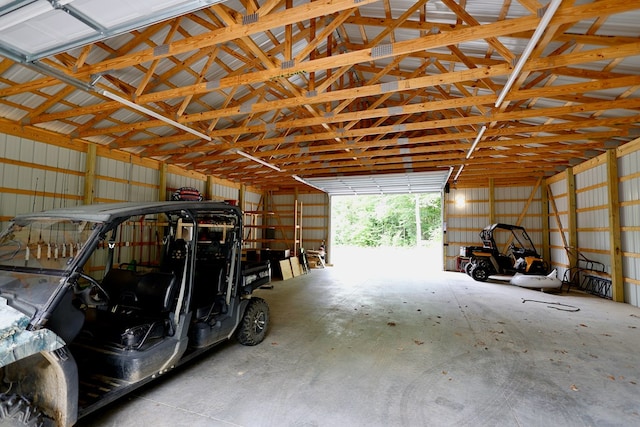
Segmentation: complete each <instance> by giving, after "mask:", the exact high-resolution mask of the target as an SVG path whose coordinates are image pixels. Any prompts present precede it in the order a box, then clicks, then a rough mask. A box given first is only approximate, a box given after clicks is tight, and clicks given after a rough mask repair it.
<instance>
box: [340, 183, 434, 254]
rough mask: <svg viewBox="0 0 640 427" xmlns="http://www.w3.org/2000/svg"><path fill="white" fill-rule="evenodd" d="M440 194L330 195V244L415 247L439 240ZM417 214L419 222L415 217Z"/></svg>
mask: <svg viewBox="0 0 640 427" xmlns="http://www.w3.org/2000/svg"><path fill="white" fill-rule="evenodd" d="M441 205H442V202H441V197H440V194H436V193H428V194H398V195H375V196H334V197H333V199H332V206H333V217H332V224H333V228H334V230H335V236H334V243H335V244H337V245H345V246H360V247H378V246H396V247H411V246H416V245H417V244H418V243H419V241H418V239H417V234H418V230H420V239H419V240H420V241H422V242H424V241H428V242H436V241H440V240H441V239H442V235H441V228H442V224H441V223H442V219H441V212H442V207H441ZM418 216H419V222H418V221H417V220H416V218H417V217H418Z"/></svg>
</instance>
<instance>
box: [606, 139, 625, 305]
mask: <svg viewBox="0 0 640 427" xmlns="http://www.w3.org/2000/svg"><path fill="white" fill-rule="evenodd" d="M618 180H619V178H618V157H617V156H616V150H607V185H608V197H607V199H608V207H609V251H610V259H611V293H612V295H611V296H612V299H613V300H614V301H617V302H624V276H623V274H622V249H621V243H620V242H621V231H620V194H619V189H618Z"/></svg>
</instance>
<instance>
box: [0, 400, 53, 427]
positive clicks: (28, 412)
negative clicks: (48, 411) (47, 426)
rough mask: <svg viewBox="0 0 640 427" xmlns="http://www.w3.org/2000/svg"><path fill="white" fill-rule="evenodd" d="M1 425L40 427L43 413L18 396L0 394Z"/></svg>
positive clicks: (42, 421)
mask: <svg viewBox="0 0 640 427" xmlns="http://www.w3.org/2000/svg"><path fill="white" fill-rule="evenodd" d="M0 425H2V426H20V427H24V426H28V427H40V426H42V425H44V419H43V417H42V412H40V410H39V409H38V408H36V407H35V406H33V405H32V404H31V402H29V401H28V400H27V399H26V398H24V397H22V396H19V395H17V394H4V393H2V394H0Z"/></svg>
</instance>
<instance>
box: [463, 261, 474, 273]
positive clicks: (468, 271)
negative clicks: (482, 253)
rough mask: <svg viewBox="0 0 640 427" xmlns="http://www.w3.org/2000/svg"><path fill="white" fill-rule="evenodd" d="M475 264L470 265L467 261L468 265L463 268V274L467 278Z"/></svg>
mask: <svg viewBox="0 0 640 427" xmlns="http://www.w3.org/2000/svg"><path fill="white" fill-rule="evenodd" d="M474 265H475V264H474V263H472V262H471V261H469V262H468V263H466V264H465V266H464V272H465V273H467V276H471V269H472V268H473V266H474Z"/></svg>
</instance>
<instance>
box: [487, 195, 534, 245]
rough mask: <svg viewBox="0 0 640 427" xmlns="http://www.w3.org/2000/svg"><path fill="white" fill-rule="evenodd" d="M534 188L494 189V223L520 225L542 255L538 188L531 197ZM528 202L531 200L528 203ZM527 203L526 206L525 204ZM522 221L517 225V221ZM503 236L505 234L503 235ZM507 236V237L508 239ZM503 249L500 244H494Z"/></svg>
mask: <svg viewBox="0 0 640 427" xmlns="http://www.w3.org/2000/svg"><path fill="white" fill-rule="evenodd" d="M533 189H534V187H531V186H529V187H527V186H522V187H496V188H495V191H494V202H495V207H494V212H495V222H500V223H504V224H514V225H520V226H522V227H524V228H525V229H526V230H527V233H528V234H529V237H531V240H532V241H533V244H534V246H535V247H536V249H537V250H538V252H539V253H540V254H542V207H541V204H540V186H539V187H538V188H537V189H536V191H535V193H534V194H533V197H531V192H532V191H533ZM529 200H531V202H530V203H528V202H529ZM527 203H528V204H527ZM521 217H522V221H521V222H520V224H518V220H519V219H520V218H521ZM505 236H507V234H506V233H505ZM508 237H509V236H507V238H508ZM496 243H498V244H499V245H500V246H499V248H500V250H502V249H503V247H502V244H504V243H506V242H496Z"/></svg>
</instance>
